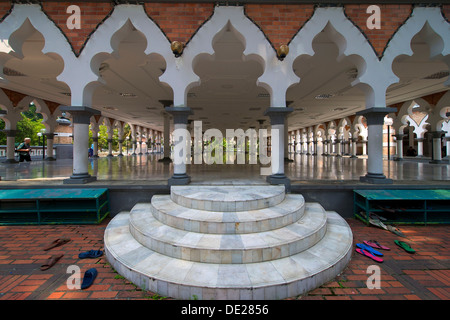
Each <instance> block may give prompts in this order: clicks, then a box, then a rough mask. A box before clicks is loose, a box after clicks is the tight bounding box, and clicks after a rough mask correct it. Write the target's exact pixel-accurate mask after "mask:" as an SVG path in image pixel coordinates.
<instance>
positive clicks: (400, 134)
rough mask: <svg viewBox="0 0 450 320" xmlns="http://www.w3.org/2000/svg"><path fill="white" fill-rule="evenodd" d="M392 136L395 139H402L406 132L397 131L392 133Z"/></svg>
mask: <svg viewBox="0 0 450 320" xmlns="http://www.w3.org/2000/svg"><path fill="white" fill-rule="evenodd" d="M392 136H393V137H395V139H397V140H403V138H404V137H405V136H406V134H404V133H397V134H393V135H392Z"/></svg>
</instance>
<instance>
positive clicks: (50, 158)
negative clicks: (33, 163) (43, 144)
mask: <svg viewBox="0 0 450 320" xmlns="http://www.w3.org/2000/svg"><path fill="white" fill-rule="evenodd" d="M88 133H89V131H88ZM54 136H55V134H54V133H53V132H49V133H45V137H46V138H47V153H46V155H47V156H46V157H45V160H46V161H55V160H56V159H55V155H54V154H53V137H54Z"/></svg>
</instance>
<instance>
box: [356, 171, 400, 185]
mask: <svg viewBox="0 0 450 320" xmlns="http://www.w3.org/2000/svg"><path fill="white" fill-rule="evenodd" d="M359 181H361V182H366V183H371V184H392V183H393V181H392V179H387V178H386V176H385V175H384V174H381V173H368V174H366V175H365V176H363V177H360V178H359Z"/></svg>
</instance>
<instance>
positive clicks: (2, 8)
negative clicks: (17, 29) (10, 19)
mask: <svg viewBox="0 0 450 320" xmlns="http://www.w3.org/2000/svg"><path fill="white" fill-rule="evenodd" d="M10 8H11V4H10V3H9V2H0V19H2V18H3V17H4V16H5V15H6V14H7V13H8V11H9V9H10Z"/></svg>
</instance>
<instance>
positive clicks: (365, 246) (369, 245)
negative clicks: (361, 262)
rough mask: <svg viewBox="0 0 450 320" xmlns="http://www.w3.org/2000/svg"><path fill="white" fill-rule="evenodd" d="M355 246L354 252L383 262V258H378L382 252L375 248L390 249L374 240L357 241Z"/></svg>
mask: <svg viewBox="0 0 450 320" xmlns="http://www.w3.org/2000/svg"><path fill="white" fill-rule="evenodd" d="M356 247H357V249H356V252H358V253H359V254H362V255H363V256H366V257H368V258H370V259H372V260H374V261H376V262H383V259H381V258H380V257H381V256H383V254H382V253H381V252H379V251H377V250H375V249H382V250H391V249H390V248H388V247H386V246H383V245H381V244H380V243H378V241H376V240H368V241H367V240H366V241H364V242H363V243H357V244H356Z"/></svg>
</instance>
